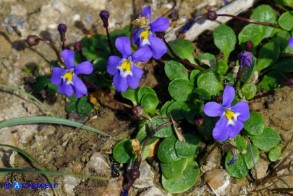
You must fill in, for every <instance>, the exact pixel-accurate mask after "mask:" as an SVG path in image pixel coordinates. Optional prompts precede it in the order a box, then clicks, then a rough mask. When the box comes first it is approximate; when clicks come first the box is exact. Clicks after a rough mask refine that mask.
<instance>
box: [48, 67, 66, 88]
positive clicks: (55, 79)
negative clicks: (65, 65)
mask: <svg viewBox="0 0 293 196" xmlns="http://www.w3.org/2000/svg"><path fill="white" fill-rule="evenodd" d="M65 73H66V69H62V68H60V67H54V68H53V70H52V76H51V83H52V84H54V85H61V83H62V78H61V77H62V76H63V75H64V74H65Z"/></svg>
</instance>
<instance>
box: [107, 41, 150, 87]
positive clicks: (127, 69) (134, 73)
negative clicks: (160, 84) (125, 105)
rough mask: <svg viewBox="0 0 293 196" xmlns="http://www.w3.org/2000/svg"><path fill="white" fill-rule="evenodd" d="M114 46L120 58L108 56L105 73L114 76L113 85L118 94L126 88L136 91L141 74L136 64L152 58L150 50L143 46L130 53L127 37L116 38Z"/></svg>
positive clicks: (141, 71)
mask: <svg viewBox="0 0 293 196" xmlns="http://www.w3.org/2000/svg"><path fill="white" fill-rule="evenodd" d="M115 46H116V48H117V49H118V51H119V52H120V53H121V54H122V58H120V57H119V56H110V57H109V59H108V65H107V72H108V73H109V74H111V75H113V76H114V78H113V85H114V87H115V88H116V89H117V91H119V92H124V91H126V90H127V88H128V87H130V88H133V89H136V88H137V87H138V85H139V81H140V79H141V77H142V74H143V70H142V69H141V68H139V67H138V66H136V63H138V62H144V61H147V60H149V59H150V58H151V57H152V56H151V52H150V49H149V47H147V46H144V47H141V48H139V49H138V50H137V51H136V52H134V53H132V51H131V44H130V39H129V38H128V37H119V38H117V39H116V41H115Z"/></svg>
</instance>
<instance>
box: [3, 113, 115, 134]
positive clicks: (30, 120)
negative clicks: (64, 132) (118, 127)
mask: <svg viewBox="0 0 293 196" xmlns="http://www.w3.org/2000/svg"><path fill="white" fill-rule="evenodd" d="M38 123H47V124H58V125H67V126H72V127H76V128H79V129H85V130H88V131H92V132H95V133H98V134H101V135H104V136H110V135H108V134H106V133H104V132H102V131H100V130H97V129H95V128H93V127H90V126H87V125H83V124H81V123H78V122H74V121H71V120H67V119H62V118H55V117H49V116H29V117H21V118H14V119H10V120H6V121H2V122H0V129H2V128H4V127H10V126H15V125H24V124H38Z"/></svg>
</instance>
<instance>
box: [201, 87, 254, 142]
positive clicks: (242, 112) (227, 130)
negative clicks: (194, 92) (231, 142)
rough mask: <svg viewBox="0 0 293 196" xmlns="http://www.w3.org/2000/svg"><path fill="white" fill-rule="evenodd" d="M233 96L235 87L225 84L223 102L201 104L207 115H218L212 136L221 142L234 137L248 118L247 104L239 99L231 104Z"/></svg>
mask: <svg viewBox="0 0 293 196" xmlns="http://www.w3.org/2000/svg"><path fill="white" fill-rule="evenodd" d="M234 97H235V89H234V88H233V87H231V86H228V85H227V86H226V87H225V89H224V94H223V103H222V104H219V103H217V102H208V103H206V104H205V105H204V106H203V111H204V113H205V114H206V115H207V116H210V117H217V116H220V119H219V121H218V122H217V123H216V125H215V127H214V129H213V133H212V134H213V138H214V139H215V140H217V141H220V142H223V141H226V140H227V139H228V138H235V137H236V135H238V134H239V133H240V131H241V130H242V129H243V127H244V125H243V122H244V121H246V120H248V119H249V116H250V113H249V106H248V103H247V102H246V101H240V102H238V103H237V104H235V105H234V106H231V104H232V101H233V99H234Z"/></svg>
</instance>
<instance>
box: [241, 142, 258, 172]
mask: <svg viewBox="0 0 293 196" xmlns="http://www.w3.org/2000/svg"><path fill="white" fill-rule="evenodd" d="M242 157H243V159H244V161H245V164H246V167H247V169H251V168H253V167H254V165H255V164H256V163H257V162H258V160H259V151H258V149H257V147H255V146H253V145H251V144H250V145H248V146H247V148H246V153H245V154H243V155H242Z"/></svg>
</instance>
